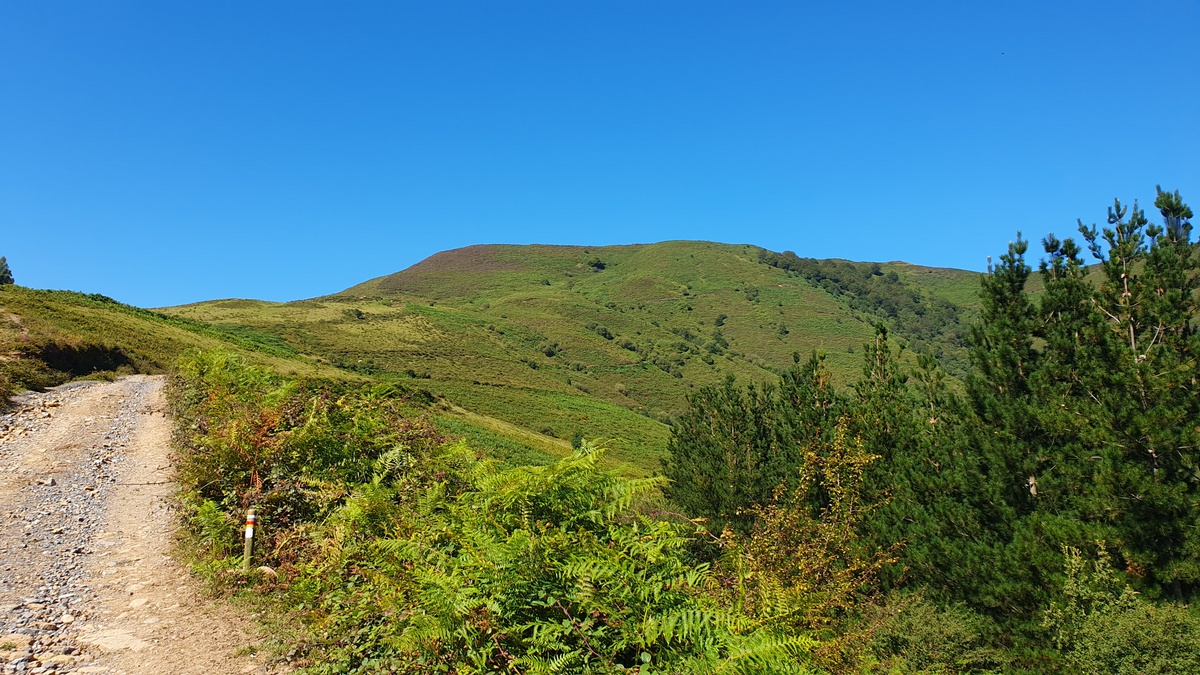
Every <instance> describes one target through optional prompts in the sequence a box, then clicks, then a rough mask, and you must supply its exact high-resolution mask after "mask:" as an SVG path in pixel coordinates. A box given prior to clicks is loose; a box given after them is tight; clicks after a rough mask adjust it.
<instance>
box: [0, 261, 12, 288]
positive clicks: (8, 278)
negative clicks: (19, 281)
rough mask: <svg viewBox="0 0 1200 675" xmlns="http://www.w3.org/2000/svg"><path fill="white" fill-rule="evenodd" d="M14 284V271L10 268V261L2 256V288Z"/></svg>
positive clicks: (0, 279) (0, 267) (0, 264)
mask: <svg viewBox="0 0 1200 675" xmlns="http://www.w3.org/2000/svg"><path fill="white" fill-rule="evenodd" d="M12 283H15V282H14V281H13V275H12V270H10V269H9V268H8V259H7V258H5V257H4V256H0V286H3V285H4V284H12Z"/></svg>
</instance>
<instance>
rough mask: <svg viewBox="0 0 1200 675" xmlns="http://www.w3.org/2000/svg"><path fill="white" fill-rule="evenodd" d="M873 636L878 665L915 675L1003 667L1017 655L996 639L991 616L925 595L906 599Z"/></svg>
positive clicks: (981, 671)
mask: <svg viewBox="0 0 1200 675" xmlns="http://www.w3.org/2000/svg"><path fill="white" fill-rule="evenodd" d="M897 604H898V607H897V608H895V610H894V611H895V614H893V615H892V616H890V617H888V618H887V619H886V620H885V621H883V622H882V624H881V625H880V626H879V628H878V629H877V630H876V631H875V633H874V635H873V636H872V639H871V643H870V650H871V653H872V655H873V656H874V657H875V659H876V661H877V663H878V665H877V666H876V667H875V668H874V670H875V671H878V672H883V669H884V668H886V669H887V671H888V672H892V673H904V674H905V675H907V674H909V673H912V674H914V675H916V674H921V675H956V674H958V673H978V674H980V675H983V674H984V673H993V672H999V671H1001V670H1002V669H1003V668H1004V667H1006V666H1007V665H1009V664H1010V662H1011V661H1012V658H1011V657H1010V656H1008V655H1006V654H1005V653H1004V651H1003V650H1001V649H998V648H997V647H995V646H993V645H991V644H990V640H989V638H990V635H989V634H990V633H991V632H992V631H993V630H994V627H993V626H992V624H991V622H990V621H989V619H988V617H986V616H984V615H981V614H978V613H976V612H973V611H971V610H970V609H968V608H966V607H964V606H962V605H950V606H948V607H944V608H942V607H938V606H937V605H936V604H935V603H933V602H930V601H929V600H928V599H926V598H923V597H914V598H906V599H900V600H899V601H898V603H897Z"/></svg>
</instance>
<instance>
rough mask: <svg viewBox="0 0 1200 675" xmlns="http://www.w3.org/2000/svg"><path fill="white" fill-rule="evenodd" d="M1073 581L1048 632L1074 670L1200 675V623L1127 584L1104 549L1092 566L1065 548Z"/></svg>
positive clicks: (1100, 674)
mask: <svg viewBox="0 0 1200 675" xmlns="http://www.w3.org/2000/svg"><path fill="white" fill-rule="evenodd" d="M1064 555H1065V558H1066V565H1065V567H1066V573H1067V579H1066V583H1065V584H1064V586H1063V592H1062V595H1061V597H1060V599H1059V601H1057V602H1055V603H1054V604H1053V605H1052V606H1051V608H1050V609H1049V610H1048V611H1047V612H1046V620H1045V624H1044V625H1045V626H1046V627H1047V628H1050V629H1051V630H1052V631H1053V633H1054V637H1055V642H1056V643H1057V644H1058V646H1059V647H1060V648H1061V649H1064V650H1066V652H1067V653H1066V661H1067V665H1068V669H1069V671H1070V672H1073V673H1081V674H1085V675H1158V674H1162V675H1166V674H1167V673H1200V617H1198V616H1196V615H1195V614H1194V613H1191V612H1189V611H1188V610H1187V609H1184V608H1183V607H1181V606H1179V605H1175V604H1171V603H1164V604H1162V605H1155V604H1153V603H1151V602H1149V601H1147V600H1145V599H1143V598H1142V597H1141V596H1139V595H1138V594H1137V593H1135V592H1134V591H1133V589H1131V588H1130V587H1129V586H1128V585H1126V584H1125V582H1124V580H1123V579H1122V578H1121V575H1120V573H1118V572H1117V571H1116V570H1115V569H1114V568H1113V566H1112V563H1111V560H1110V559H1109V556H1108V553H1107V552H1106V551H1105V549H1104V546H1103V544H1101V545H1100V547H1099V553H1098V554H1097V557H1096V559H1095V560H1094V561H1092V562H1091V563H1090V564H1089V563H1088V562H1087V561H1085V560H1084V559H1083V556H1082V555H1081V554H1080V552H1079V551H1078V550H1077V549H1074V548H1070V547H1068V548H1065V549H1064Z"/></svg>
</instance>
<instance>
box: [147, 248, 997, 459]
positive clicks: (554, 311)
mask: <svg viewBox="0 0 1200 675" xmlns="http://www.w3.org/2000/svg"><path fill="white" fill-rule="evenodd" d="M771 255H774V254H769V252H765V251H763V250H762V249H759V248H757V247H754V246H741V245H725V244H714V243H706V242H665V243H661V244H648V245H633V246H613V247H595V248H592V247H568V246H472V247H468V248H464V249H457V250H453V251H446V252H443V253H439V254H437V255H435V256H432V257H430V258H428V259H427V260H425V261H423V262H421V263H419V264H417V265H415V266H413V267H411V268H409V269H407V270H404V271H402V272H399V273H397V274H393V275H390V276H386V277H381V278H378V279H373V280H371V281H368V282H365V283H363V284H361V285H358V286H355V287H353V288H350V289H347V290H346V291H343V292H341V293H338V294H336V295H333V296H329V297H325V298H319V299H314V300H307V301H302V302H294V303H283V304H280V303H266V302H255V301H245V300H226V301H214V302H207V303H200V304H196V305H188V306H184V307H175V308H170V309H166V310H163V312H164V313H166V314H168V315H171V316H175V317H181V318H186V319H189V320H194V321H198V322H203V323H204V324H205V325H210V326H213V327H214V328H215V329H218V330H222V331H226V332H229V333H233V334H236V333H239V332H245V333H246V334H251V335H263V334H266V335H270V336H274V337H276V338H278V339H279V340H280V341H281V342H282V344H283V345H285V346H286V347H287V348H289V349H292V350H295V351H296V352H299V353H304V354H312V355H315V356H318V357H320V358H321V359H322V360H323V361H324V362H325V363H328V364H330V365H334V366H338V367H341V368H344V369H347V370H351V371H354V372H359V373H362V374H365V375H370V376H373V377H376V378H380V379H383V380H390V379H396V380H413V379H415V380H419V381H420V382H419V386H420V387H422V388H424V389H427V390H429V391H431V392H434V393H437V394H440V395H443V396H445V397H446V398H447V399H448V400H449V401H452V402H453V403H454V404H456V405H457V406H461V407H462V408H464V409H466V410H467V411H470V413H472V414H475V415H482V416H485V417H486V418H488V419H490V420H492V422H491V423H490V424H491V425H492V426H493V427H495V428H493V429H491V431H490V432H491V433H500V431H498V429H501V428H503V433H502V435H503V436H504V437H505V438H507V439H509V440H512V441H515V442H518V443H519V444H520V445H522V446H524V447H526V448H529V449H531V450H535V451H536V452H538V453H543V454H549V455H552V456H553V455H558V454H560V453H561V454H565V453H566V452H567V451H569V444H568V443H567V441H568V440H569V439H571V438H572V437H575V436H578V435H583V436H586V437H589V438H592V437H603V438H608V439H610V442H609V445H610V446H611V447H612V448H613V453H612V454H611V456H613V457H614V458H616V459H615V461H619V462H625V463H628V464H629V465H630V466H631V467H635V468H636V469H637V471H636V472H637V473H642V472H648V471H652V470H654V469H656V468H657V465H658V458H659V457H660V456H661V455H662V452H663V449H664V448H665V444H666V440H667V438H668V436H669V427H668V426H667V425H666V424H664V423H663V422H664V421H666V420H668V419H669V418H670V416H671V415H674V414H676V413H678V412H679V411H680V410H682V409H683V406H684V405H685V398H686V395H687V393H688V392H690V391H692V390H694V389H695V388H696V387H699V386H702V385H704V384H709V383H715V382H719V381H720V380H721V379H723V378H724V377H726V376H727V375H733V376H735V377H737V378H739V379H740V380H743V381H752V382H768V381H771V380H773V379H774V377H775V373H776V372H777V371H778V370H779V369H780V368H783V367H785V366H786V365H787V364H788V363H790V362H791V360H792V355H793V354H794V353H799V354H801V355H807V354H808V353H809V352H811V351H813V350H822V351H824V352H825V353H826V354H827V355H828V363H829V366H830V368H831V370H832V371H833V373H834V375H835V377H837V378H838V379H839V381H840V382H842V383H847V382H849V381H851V380H853V379H854V377H855V376H856V374H857V373H858V371H859V369H860V368H861V363H860V355H859V354H856V353H855V352H856V351H857V350H859V348H860V347H861V345H862V344H863V343H864V342H865V341H866V340H868V339H869V338H870V337H871V335H872V334H873V332H874V324H875V323H876V322H878V321H884V322H886V323H889V324H891V326H892V329H893V330H895V331H897V332H898V333H899V334H900V335H901V337H905V338H908V339H910V340H912V341H913V343H914V346H919V347H921V348H926V349H936V350H939V351H943V352H944V351H950V352H955V350H958V351H961V346H959V345H957V344H956V343H955V340H956V339H957V338H949V339H944V340H941V341H940V342H939V341H938V340H939V339H941V338H939V337H938V336H942V335H943V334H948V333H950V332H952V331H953V330H954V329H956V327H958V326H960V325H961V323H962V322H963V321H965V320H967V319H969V318H970V317H971V316H973V312H974V308H973V302H974V293H975V289H976V288H977V285H978V279H977V275H976V274H973V273H969V272H962V271H957V270H931V269H929V268H921V267H917V266H914V265H908V264H904V263H885V264H880V265H875V264H870V263H850V262H845V261H835V262H829V261H809V262H808V263H806V265H807V267H804V268H803V269H801V270H799V271H797V270H795V269H787V268H785V267H781V266H779V265H777V264H773V263H774V262H775V261H774V259H772V258H770V256H771ZM792 257H793V258H794V257H795V256H792ZM798 260H803V259H798ZM764 261H765V262H764ZM814 270H816V272H814ZM817 277H820V281H818V280H816V279H817ZM947 308H950V309H949V314H950V315H951V319H952V320H951V321H950V323H949V324H946V322H945V321H944V320H942V319H939V322H938V323H937V326H938V328H937V330H935V331H933V332H930V330H926V329H922V328H920V327H921V326H925V325H926V324H928V323H929V322H927V321H923V318H922V317H923V316H924V315H926V314H928V315H930V316H932V315H933V314H935V313H936V312H942V313H945V312H946V310H947ZM939 316H940V314H939ZM929 325H933V324H929ZM947 326H949V328H947ZM908 328H911V330H909V331H908V332H909V333H911V335H909V334H906V330H907V329H908ZM919 330H925V332H926V333H929V335H924V337H922V336H921V335H918V332H919ZM934 333H936V335H934ZM931 335H932V336H933V337H932V338H931V337H930V336H931ZM934 338H937V339H934ZM950 356H951V357H953V356H954V354H953V353H951V354H950ZM952 360H953V358H952V359H951V361H952ZM464 419H465V418H462V417H459V418H458V420H459V422H462V421H463V420H464ZM504 425H509V426H507V427H505V426H504ZM484 426H485V427H486V426H487V425H484ZM514 428H516V429H520V430H521V431H520V433H521V434H528V433H533V434H536V435H537V438H538V439H539V440H538V442H537V443H529V442H525V441H521V440H519V438H518V437H519V435H520V434H517V433H516V432H514V431H513V429H514Z"/></svg>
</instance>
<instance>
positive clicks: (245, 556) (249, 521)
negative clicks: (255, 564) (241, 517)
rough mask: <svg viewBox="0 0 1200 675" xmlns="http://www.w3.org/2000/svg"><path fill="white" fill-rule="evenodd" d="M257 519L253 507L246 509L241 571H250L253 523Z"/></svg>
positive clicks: (252, 548)
mask: <svg viewBox="0 0 1200 675" xmlns="http://www.w3.org/2000/svg"><path fill="white" fill-rule="evenodd" d="M257 520H258V513H257V512H255V510H254V509H250V510H249V511H246V544H245V548H244V549H243V550H242V571H243V572H249V571H250V555H251V554H252V553H254V525H255V524H256V522H257Z"/></svg>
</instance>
